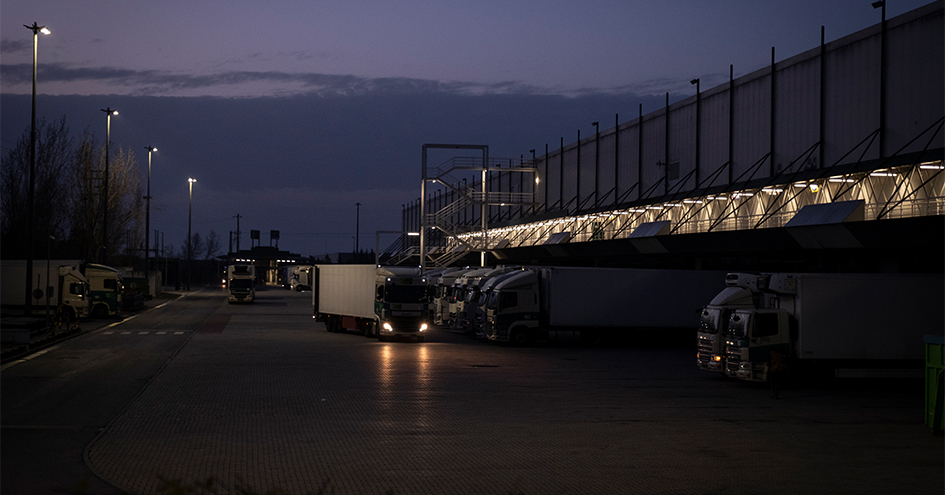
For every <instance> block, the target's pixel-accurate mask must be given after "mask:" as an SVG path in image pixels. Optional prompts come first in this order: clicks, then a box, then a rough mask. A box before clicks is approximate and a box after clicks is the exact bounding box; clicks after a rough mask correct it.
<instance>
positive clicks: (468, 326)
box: [451, 266, 521, 334]
mask: <svg viewBox="0 0 945 495" xmlns="http://www.w3.org/2000/svg"><path fill="white" fill-rule="evenodd" d="M513 270H521V267H513V266H500V267H496V268H491V269H488V271H486V272H485V273H478V274H477V273H475V272H474V273H472V274H469V273H467V274H466V277H467V278H468V280H466V281H465V283H464V286H465V289H464V291H463V294H461V296H462V300H461V301H457V304H456V317H455V318H454V319H453V322H452V324H451V326H452V329H453V330H455V331H459V332H463V333H468V334H476V328H477V326H476V314H477V313H478V311H479V298H480V296H481V295H482V290H483V289H484V288H485V287H486V286H490V287H491V284H490V281H494V280H495V279H496V278H498V277H499V276H500V275H503V274H505V273H508V272H511V271H513ZM477 272H478V270H477ZM461 279H462V278H460V280H461ZM493 283H494V282H493ZM480 321H481V319H480Z"/></svg>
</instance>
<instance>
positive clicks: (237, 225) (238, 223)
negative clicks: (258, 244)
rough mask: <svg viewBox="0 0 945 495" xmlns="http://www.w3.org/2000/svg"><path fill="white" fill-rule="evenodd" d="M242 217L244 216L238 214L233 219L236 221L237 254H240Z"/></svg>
mask: <svg viewBox="0 0 945 495" xmlns="http://www.w3.org/2000/svg"><path fill="white" fill-rule="evenodd" d="M241 217H242V215H240V214H239V213H237V214H236V216H235V217H233V218H235V219H236V252H237V253H238V252H240V218H241Z"/></svg>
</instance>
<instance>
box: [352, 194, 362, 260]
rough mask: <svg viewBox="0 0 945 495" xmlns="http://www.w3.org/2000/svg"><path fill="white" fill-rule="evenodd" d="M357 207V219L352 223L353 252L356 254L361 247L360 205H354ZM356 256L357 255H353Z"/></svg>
mask: <svg viewBox="0 0 945 495" xmlns="http://www.w3.org/2000/svg"><path fill="white" fill-rule="evenodd" d="M354 205H355V206H357V207H358V213H357V217H356V219H355V222H354V252H355V253H357V252H358V249H359V248H360V247H361V203H355V204H354ZM355 256H357V254H355Z"/></svg>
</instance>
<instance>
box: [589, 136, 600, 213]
mask: <svg viewBox="0 0 945 495" xmlns="http://www.w3.org/2000/svg"><path fill="white" fill-rule="evenodd" d="M591 125H592V126H594V136H595V137H594V206H595V207H596V206H597V202H598V201H599V199H598V198H597V195H598V194H600V180H599V177H600V122H598V121H594V122H591Z"/></svg>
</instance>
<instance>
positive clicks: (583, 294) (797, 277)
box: [311, 265, 945, 381]
mask: <svg viewBox="0 0 945 495" xmlns="http://www.w3.org/2000/svg"><path fill="white" fill-rule="evenodd" d="M311 274H312V279H311V280H312V289H313V295H312V298H313V299H312V300H313V308H314V316H315V317H316V319H318V320H319V321H323V322H325V325H326V327H327V329H328V330H329V331H343V330H356V331H358V332H359V333H361V334H363V335H366V336H369V337H377V338H378V339H380V340H384V339H386V338H388V337H395V336H409V337H414V338H416V339H417V340H421V341H422V340H423V337H424V335H425V333H426V328H427V325H428V324H429V323H430V322H433V323H435V324H437V325H443V326H449V328H450V329H451V330H453V331H457V332H463V333H469V334H473V335H476V336H477V337H479V338H484V339H489V340H492V341H497V342H510V343H513V344H525V343H528V342H530V341H534V340H554V339H564V340H582V341H586V342H591V343H595V342H600V341H603V340H610V339H614V338H617V339H623V338H624V337H625V336H630V335H632V336H633V338H638V337H641V336H645V337H646V338H647V340H648V341H649V342H658V341H659V340H660V339H661V338H663V336H666V335H669V334H670V333H669V332H667V330H672V329H689V330H688V331H689V332H691V331H692V328H693V326H694V325H698V328H697V332H696V341H697V353H696V356H697V365H698V367H699V368H701V369H703V370H707V371H712V372H717V373H720V374H723V375H725V376H730V377H734V378H739V379H743V380H750V381H765V380H767V378H768V376H767V374H768V368H769V364H768V363H769V361H770V359H771V355H772V353H778V354H780V355H781V356H782V357H784V358H785V359H787V360H790V361H791V362H793V363H794V365H796V366H797V367H801V365H804V364H813V365H820V366H821V367H826V368H829V369H836V368H837V367H848V368H851V369H854V368H871V367H876V366H881V367H889V366H896V365H898V364H901V363H903V362H907V361H908V362H910V363H911V362H918V361H920V360H921V358H922V346H921V345H920V344H919V343H921V342H922V337H923V335H925V334H939V333H941V328H942V324H943V322H945V305H943V301H945V283H943V278H942V276H941V275H896V274H786V273H727V272H723V271H708V270H660V269H628V268H578V267H538V266H528V267H523V266H501V267H492V268H483V267H465V268H451V269H446V270H439V271H431V272H427V273H425V274H420V272H419V271H418V270H417V269H415V268H391V267H376V266H373V265H316V266H314V267H312V270H311ZM690 335H691V334H690ZM688 338H691V337H688Z"/></svg>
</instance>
